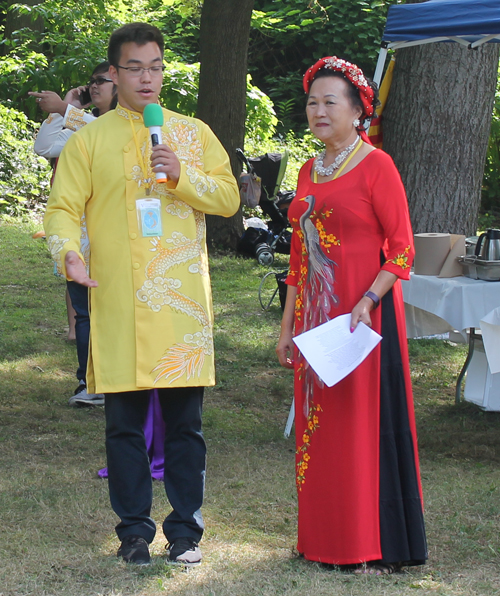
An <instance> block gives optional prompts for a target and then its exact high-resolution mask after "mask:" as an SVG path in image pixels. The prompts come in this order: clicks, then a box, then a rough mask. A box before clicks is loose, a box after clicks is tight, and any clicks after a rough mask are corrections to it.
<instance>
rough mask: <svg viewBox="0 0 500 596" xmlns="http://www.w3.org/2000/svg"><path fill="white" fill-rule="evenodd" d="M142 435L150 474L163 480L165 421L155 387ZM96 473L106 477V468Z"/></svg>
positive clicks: (152, 391)
mask: <svg viewBox="0 0 500 596" xmlns="http://www.w3.org/2000/svg"><path fill="white" fill-rule="evenodd" d="M144 437H145V439H146V448H147V450H148V455H149V461H150V463H151V476H152V478H154V479H155V480H163V463H164V459H165V458H164V455H163V444H164V441H165V423H164V422H163V416H162V413H161V406H160V400H159V399H158V391H157V390H156V389H152V390H151V397H150V400H149V407H148V412H147V414H146V420H145V422H144ZM97 474H98V475H99V477H100V478H107V477H108V468H102V470H99V471H98V472H97Z"/></svg>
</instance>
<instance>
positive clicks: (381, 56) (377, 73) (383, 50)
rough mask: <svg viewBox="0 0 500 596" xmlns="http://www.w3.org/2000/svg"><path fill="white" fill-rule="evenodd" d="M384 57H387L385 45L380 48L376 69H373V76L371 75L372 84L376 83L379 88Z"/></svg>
mask: <svg viewBox="0 0 500 596" xmlns="http://www.w3.org/2000/svg"><path fill="white" fill-rule="evenodd" d="M386 57H387V47H386V46H385V44H382V46H381V47H380V52H379V55H378V60H377V67H376V68H375V74H374V75H373V80H374V82H375V83H377V85H379V86H380V81H381V80H382V74H383V72H384V66H385V59H386Z"/></svg>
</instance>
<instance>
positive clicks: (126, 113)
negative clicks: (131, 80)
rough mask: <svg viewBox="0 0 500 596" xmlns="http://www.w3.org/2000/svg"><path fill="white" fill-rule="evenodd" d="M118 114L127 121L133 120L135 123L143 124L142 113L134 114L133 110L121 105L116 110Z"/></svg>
mask: <svg viewBox="0 0 500 596" xmlns="http://www.w3.org/2000/svg"><path fill="white" fill-rule="evenodd" d="M115 111H116V113H117V114H118V116H120V117H121V118H125V120H132V121H134V122H143V117H142V114H141V113H140V112H133V111H132V110H127V109H126V108H124V107H123V106H121V105H120V104H117V105H116V108H115Z"/></svg>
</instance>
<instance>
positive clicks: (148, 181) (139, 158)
mask: <svg viewBox="0 0 500 596" xmlns="http://www.w3.org/2000/svg"><path fill="white" fill-rule="evenodd" d="M123 109H124V110H125V111H126V112H127V115H128V119H129V122H130V126H131V127H132V135H133V137H134V143H135V150H136V153H137V161H138V162H139V166H140V168H141V170H142V177H143V180H144V187H145V188H146V194H147V195H149V193H150V192H151V178H150V177H149V176H148V169H147V167H146V164H145V163H144V159H143V157H142V153H141V148H140V147H139V141H138V140H137V133H136V132H135V126H134V122H133V118H132V112H130V111H129V110H127V109H126V108H123Z"/></svg>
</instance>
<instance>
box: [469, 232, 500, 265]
mask: <svg viewBox="0 0 500 596" xmlns="http://www.w3.org/2000/svg"><path fill="white" fill-rule="evenodd" d="M475 254H476V256H478V257H479V258H480V259H484V260H485V261H498V260H500V230H494V229H489V230H486V232H484V234H481V236H479V239H478V241H477V244H476V250H475Z"/></svg>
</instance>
